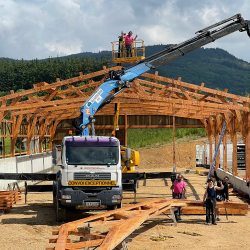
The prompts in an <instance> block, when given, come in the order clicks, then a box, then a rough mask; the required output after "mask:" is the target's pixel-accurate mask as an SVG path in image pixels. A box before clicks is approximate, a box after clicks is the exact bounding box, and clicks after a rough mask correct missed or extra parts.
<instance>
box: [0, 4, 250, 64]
mask: <svg viewBox="0 0 250 250" xmlns="http://www.w3.org/2000/svg"><path fill="white" fill-rule="evenodd" d="M249 8H250V3H249V1H247V0H243V1H231V0H224V1H218V0H205V1H200V0H190V1H181V0H166V1H165V0H161V1H154V0H144V1H143V4H142V2H141V1H134V0H127V1H125V2H124V1H117V0H116V1H115V0H105V1H104V0H94V1H93V0H85V1H82V0H63V1H62V0H32V1H30V0H16V1H14V0H8V1H5V0H0V39H1V46H0V57H10V58H14V59H21V58H24V59H34V58H46V57H49V56H62V55H68V54H75V53H80V52H85V51H91V52H98V51H100V50H110V49H111V42H112V41H115V40H117V37H118V36H119V35H120V32H121V31H124V32H128V31H129V30H132V31H133V32H134V34H138V38H141V39H143V40H144V41H145V43H146V45H153V44H169V43H180V42H183V41H185V40H186V39H189V38H191V37H193V36H194V35H195V32H196V31H197V30H199V29H202V28H204V27H206V26H208V25H211V24H213V23H215V22H218V21H221V20H223V19H225V18H228V17H230V16H232V15H234V14H236V12H241V13H242V14H243V17H244V18H246V19H250V14H249V13H247V12H248V10H249ZM249 42H250V41H249V39H248V37H247V36H246V34H241V33H239V32H237V34H233V35H230V36H227V37H225V38H222V39H221V40H219V41H216V42H215V43H213V44H210V45H208V46H207V47H220V48H223V49H225V50H227V51H229V52H230V53H232V54H233V55H235V56H236V57H239V58H241V59H244V60H247V61H249V62H250V53H246V50H247V49H248V47H249ZM239 45H240V46H239Z"/></svg>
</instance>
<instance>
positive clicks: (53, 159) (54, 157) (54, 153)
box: [52, 147, 58, 165]
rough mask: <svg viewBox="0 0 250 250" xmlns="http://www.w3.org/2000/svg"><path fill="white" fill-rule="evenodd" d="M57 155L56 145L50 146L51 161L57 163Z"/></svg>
mask: <svg viewBox="0 0 250 250" xmlns="http://www.w3.org/2000/svg"><path fill="white" fill-rule="evenodd" d="M57 155H58V149H57V147H54V148H52V163H53V164H55V165H56V164H57Z"/></svg>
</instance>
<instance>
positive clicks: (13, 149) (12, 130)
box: [10, 116, 16, 157]
mask: <svg viewBox="0 0 250 250" xmlns="http://www.w3.org/2000/svg"><path fill="white" fill-rule="evenodd" d="M11 118H12V119H11V120H12V122H13V123H12V125H11V126H12V128H11V134H12V137H11V142H10V143H11V144H10V155H11V157H15V144H16V137H14V131H15V126H16V116H12V117H11Z"/></svg>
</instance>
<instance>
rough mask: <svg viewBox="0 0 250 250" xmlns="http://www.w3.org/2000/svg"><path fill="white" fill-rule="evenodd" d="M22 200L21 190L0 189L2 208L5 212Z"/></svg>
mask: <svg viewBox="0 0 250 250" xmlns="http://www.w3.org/2000/svg"><path fill="white" fill-rule="evenodd" d="M19 200H21V196H20V191H19V190H13V191H0V210H4V212H5V213H8V212H10V209H11V208H12V207H13V205H14V204H16V203H17V202H18V201H19Z"/></svg>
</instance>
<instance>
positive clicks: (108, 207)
mask: <svg viewBox="0 0 250 250" xmlns="http://www.w3.org/2000/svg"><path fill="white" fill-rule="evenodd" d="M116 207H117V206H116V205H111V206H107V210H115V209H116Z"/></svg>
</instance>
